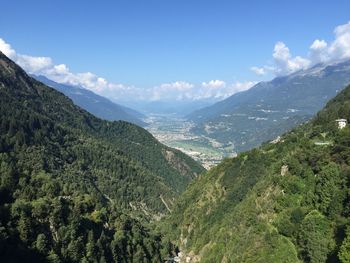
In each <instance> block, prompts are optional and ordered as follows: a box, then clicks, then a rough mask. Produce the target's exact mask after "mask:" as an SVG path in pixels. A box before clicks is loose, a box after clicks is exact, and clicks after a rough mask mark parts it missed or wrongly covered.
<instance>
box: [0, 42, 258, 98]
mask: <svg viewBox="0 0 350 263" xmlns="http://www.w3.org/2000/svg"><path fill="white" fill-rule="evenodd" d="M0 50H1V51H2V52H3V53H4V54H5V55H7V56H8V57H10V58H11V59H12V60H14V61H15V62H16V63H17V64H19V65H20V66H21V67H22V68H23V69H24V70H26V71H27V72H28V73H31V74H36V75H44V76H46V77H47V78H49V79H51V80H53V81H56V82H59V83H64V84H69V85H74V86H81V87H84V88H86V89H89V90H92V91H93V92H96V93H98V94H100V95H102V96H105V97H107V98H110V99H113V100H115V101H130V100H134V101H135V100H152V101H156V100H163V101H167V100H168V101H169V100H201V99H212V98H214V99H216V100H218V99H224V98H226V97H228V96H230V95H232V94H234V93H236V92H239V91H243V90H246V89H248V88H250V87H251V86H253V85H254V84H255V82H249V81H247V82H236V83H233V84H230V85H228V84H227V83H226V82H225V81H223V80H218V79H216V80H210V81H208V82H202V83H200V84H198V85H195V84H193V83H189V82H186V81H175V82H171V83H163V84H160V85H157V86H154V87H150V88H138V87H135V86H128V85H123V84H120V83H110V82H108V81H107V80H106V79H104V78H102V77H99V76H97V75H95V74H94V73H91V72H81V73H73V72H71V71H70V69H69V67H68V66H67V65H65V64H54V63H53V61H52V59H51V58H50V57H33V56H28V55H22V54H18V53H17V52H16V51H15V50H14V49H13V48H12V47H11V45H9V44H8V43H6V42H5V41H4V40H3V39H1V38H0Z"/></svg>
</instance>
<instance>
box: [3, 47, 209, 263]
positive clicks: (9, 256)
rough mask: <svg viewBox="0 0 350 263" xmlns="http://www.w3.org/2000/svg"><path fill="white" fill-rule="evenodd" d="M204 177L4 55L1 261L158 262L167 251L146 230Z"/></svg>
mask: <svg viewBox="0 0 350 263" xmlns="http://www.w3.org/2000/svg"><path fill="white" fill-rule="evenodd" d="M202 171H203V168H202V167H201V166H200V165H199V164H197V163H196V162H195V161H193V160H192V159H190V158H189V157H187V156H186V155H184V154H182V153H180V152H179V151H176V150H173V149H171V148H168V147H166V146H164V145H162V144H161V143H159V142H158V141H157V140H156V139H154V137H153V136H152V135H151V134H150V133H148V132H147V131H145V130H144V129H142V128H140V127H137V126H135V125H133V124H130V123H126V122H122V121H118V122H108V121H102V120H100V119H98V118H96V117H94V116H93V115H91V114H89V113H88V112H86V111H85V110H82V109H81V108H79V107H77V106H75V105H74V104H73V103H72V101H71V100H70V99H68V98H67V97H65V96H64V95H63V94H61V93H59V92H57V91H56V90H54V89H52V88H49V87H47V86H45V85H44V84H42V83H40V82H38V81H36V80H34V79H33V78H31V77H29V76H28V75H27V74H26V73H25V72H24V71H23V70H22V69H21V68H19V67H18V66H17V65H16V64H14V63H13V62H12V61H11V60H9V59H8V58H7V57H6V56H5V55H3V54H2V53H1V52H0V179H1V181H0V255H1V257H0V258H1V259H2V260H4V262H25V261H30V260H32V262H33V261H35V262H40V261H46V260H49V261H52V262H104V261H106V262H115V261H118V262H161V257H162V256H161V254H162V253H163V252H164V253H163V254H167V250H168V247H166V248H164V251H163V252H161V250H162V244H161V237H160V236H159V235H156V234H154V233H152V231H150V230H149V229H147V227H146V226H147V224H146V223H145V222H146V221H147V220H149V219H157V218H159V216H161V215H163V214H165V213H166V212H167V210H168V209H169V207H170V208H171V206H172V202H173V200H174V199H175V198H176V197H177V195H178V194H179V193H180V192H182V191H183V190H184V188H185V187H186V185H187V184H188V183H189V182H190V181H191V179H192V178H194V177H195V176H197V174H199V173H200V172H202ZM146 219H147V220H146ZM2 260H1V261H2Z"/></svg>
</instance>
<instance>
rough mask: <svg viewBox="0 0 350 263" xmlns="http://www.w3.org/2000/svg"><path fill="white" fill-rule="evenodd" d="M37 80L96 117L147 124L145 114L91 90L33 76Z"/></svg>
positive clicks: (141, 124)
mask: <svg viewBox="0 0 350 263" xmlns="http://www.w3.org/2000/svg"><path fill="white" fill-rule="evenodd" d="M33 77H34V78H35V79H36V80H38V81H40V82H42V83H44V84H46V85H47V86H49V87H52V88H54V89H56V90H58V91H60V92H62V93H63V94H64V95H66V96H67V97H69V98H70V99H72V100H73V102H74V104H76V105H78V106H79V107H81V108H83V109H84V110H87V111H88V112H90V113H91V114H94V115H95V116H96V117H98V118H101V119H104V120H109V121H118V120H122V121H127V122H131V123H133V124H136V125H140V126H145V125H146V123H145V122H144V121H142V118H145V116H144V115H143V114H141V113H139V112H137V111H135V110H133V109H130V108H127V107H124V106H122V105H119V104H116V103H114V102H112V101H110V100H109V99H107V98H104V97H102V96H99V95H97V94H95V93H93V92H92V91H90V90H87V89H84V88H80V87H76V86H71V85H66V84H60V83H57V82H55V81H52V80H50V79H48V78H46V77H44V76H33Z"/></svg>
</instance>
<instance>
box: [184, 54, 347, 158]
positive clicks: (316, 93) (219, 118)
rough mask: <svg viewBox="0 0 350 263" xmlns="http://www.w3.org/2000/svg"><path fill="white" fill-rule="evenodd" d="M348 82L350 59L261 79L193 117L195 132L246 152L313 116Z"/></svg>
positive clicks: (191, 116) (196, 112)
mask: <svg viewBox="0 0 350 263" xmlns="http://www.w3.org/2000/svg"><path fill="white" fill-rule="evenodd" d="M349 83H350V61H345V62H341V63H336V64H332V65H323V64H318V65H316V66H314V67H312V68H310V69H307V70H302V71H299V72H296V73H294V74H291V75H288V76H284V77H278V78H275V79H274V80H272V81H268V82H260V83H258V84H256V85H255V86H254V87H252V88H251V89H249V90H247V91H243V92H240V93H237V94H234V95H232V96H231V97H229V98H227V99H225V100H223V101H220V102H218V103H216V104H214V105H212V106H209V107H207V108H203V109H201V110H198V111H195V112H193V113H192V114H190V115H189V116H188V118H189V120H191V121H193V122H194V123H195V124H196V125H195V127H194V128H193V130H192V131H193V132H194V133H195V134H197V135H203V136H207V137H210V138H213V139H215V140H217V141H219V142H220V143H223V144H224V145H225V144H231V145H232V144H233V145H234V149H235V151H237V152H241V151H246V150H249V149H252V148H254V147H257V146H259V145H260V144H261V143H262V142H264V141H267V140H271V139H272V138H274V137H277V136H278V135H280V134H282V133H284V132H286V131H288V130H289V129H291V128H293V127H295V126H296V125H297V124H301V123H303V122H305V121H306V120H308V119H310V118H312V116H313V115H314V114H316V113H317V111H319V110H321V109H322V108H323V107H324V106H325V104H326V103H327V101H328V100H330V99H331V98H333V97H334V96H335V95H336V94H337V92H339V91H341V90H342V89H343V88H344V87H345V86H346V85H348V84H349Z"/></svg>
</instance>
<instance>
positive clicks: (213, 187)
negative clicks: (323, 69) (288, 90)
mask: <svg viewBox="0 0 350 263" xmlns="http://www.w3.org/2000/svg"><path fill="white" fill-rule="evenodd" d="M338 118H346V119H349V118H350V86H348V87H347V88H346V89H345V90H343V91H342V92H341V93H340V94H338V95H337V96H336V97H335V98H334V99H332V100H331V101H330V102H329V103H328V104H327V105H326V107H325V108H324V109H323V110H321V111H320V112H319V113H318V114H317V116H316V117H315V118H314V119H313V120H312V121H310V122H309V123H307V124H304V125H302V126H299V127H297V128H295V129H293V130H292V131H290V132H288V133H286V134H284V135H283V136H282V137H281V138H280V140H276V141H273V142H270V143H265V144H264V145H262V146H261V147H259V148H257V149H253V150H251V151H249V152H243V153H240V154H239V155H238V157H237V158H233V159H226V160H224V161H223V162H222V163H221V164H220V165H218V166H217V167H215V168H213V169H212V170H210V171H209V172H208V173H206V174H203V175H201V176H200V177H199V178H197V179H196V180H194V181H193V182H192V183H191V185H190V186H189V188H188V189H187V190H186V192H185V193H184V194H183V195H182V196H181V198H180V199H179V200H178V202H177V205H176V208H175V209H174V211H173V213H172V214H171V215H170V216H169V218H168V219H167V220H166V221H165V222H166V224H165V226H164V229H165V230H164V231H166V232H168V233H169V235H170V237H171V238H172V240H177V244H178V245H179V247H180V250H181V251H182V252H183V254H184V255H185V256H188V257H189V258H191V261H190V262H198V261H200V262H343V263H345V262H350V127H349V126H347V127H346V128H344V129H342V130H340V129H338V127H337V124H336V122H335V120H336V119H338Z"/></svg>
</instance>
